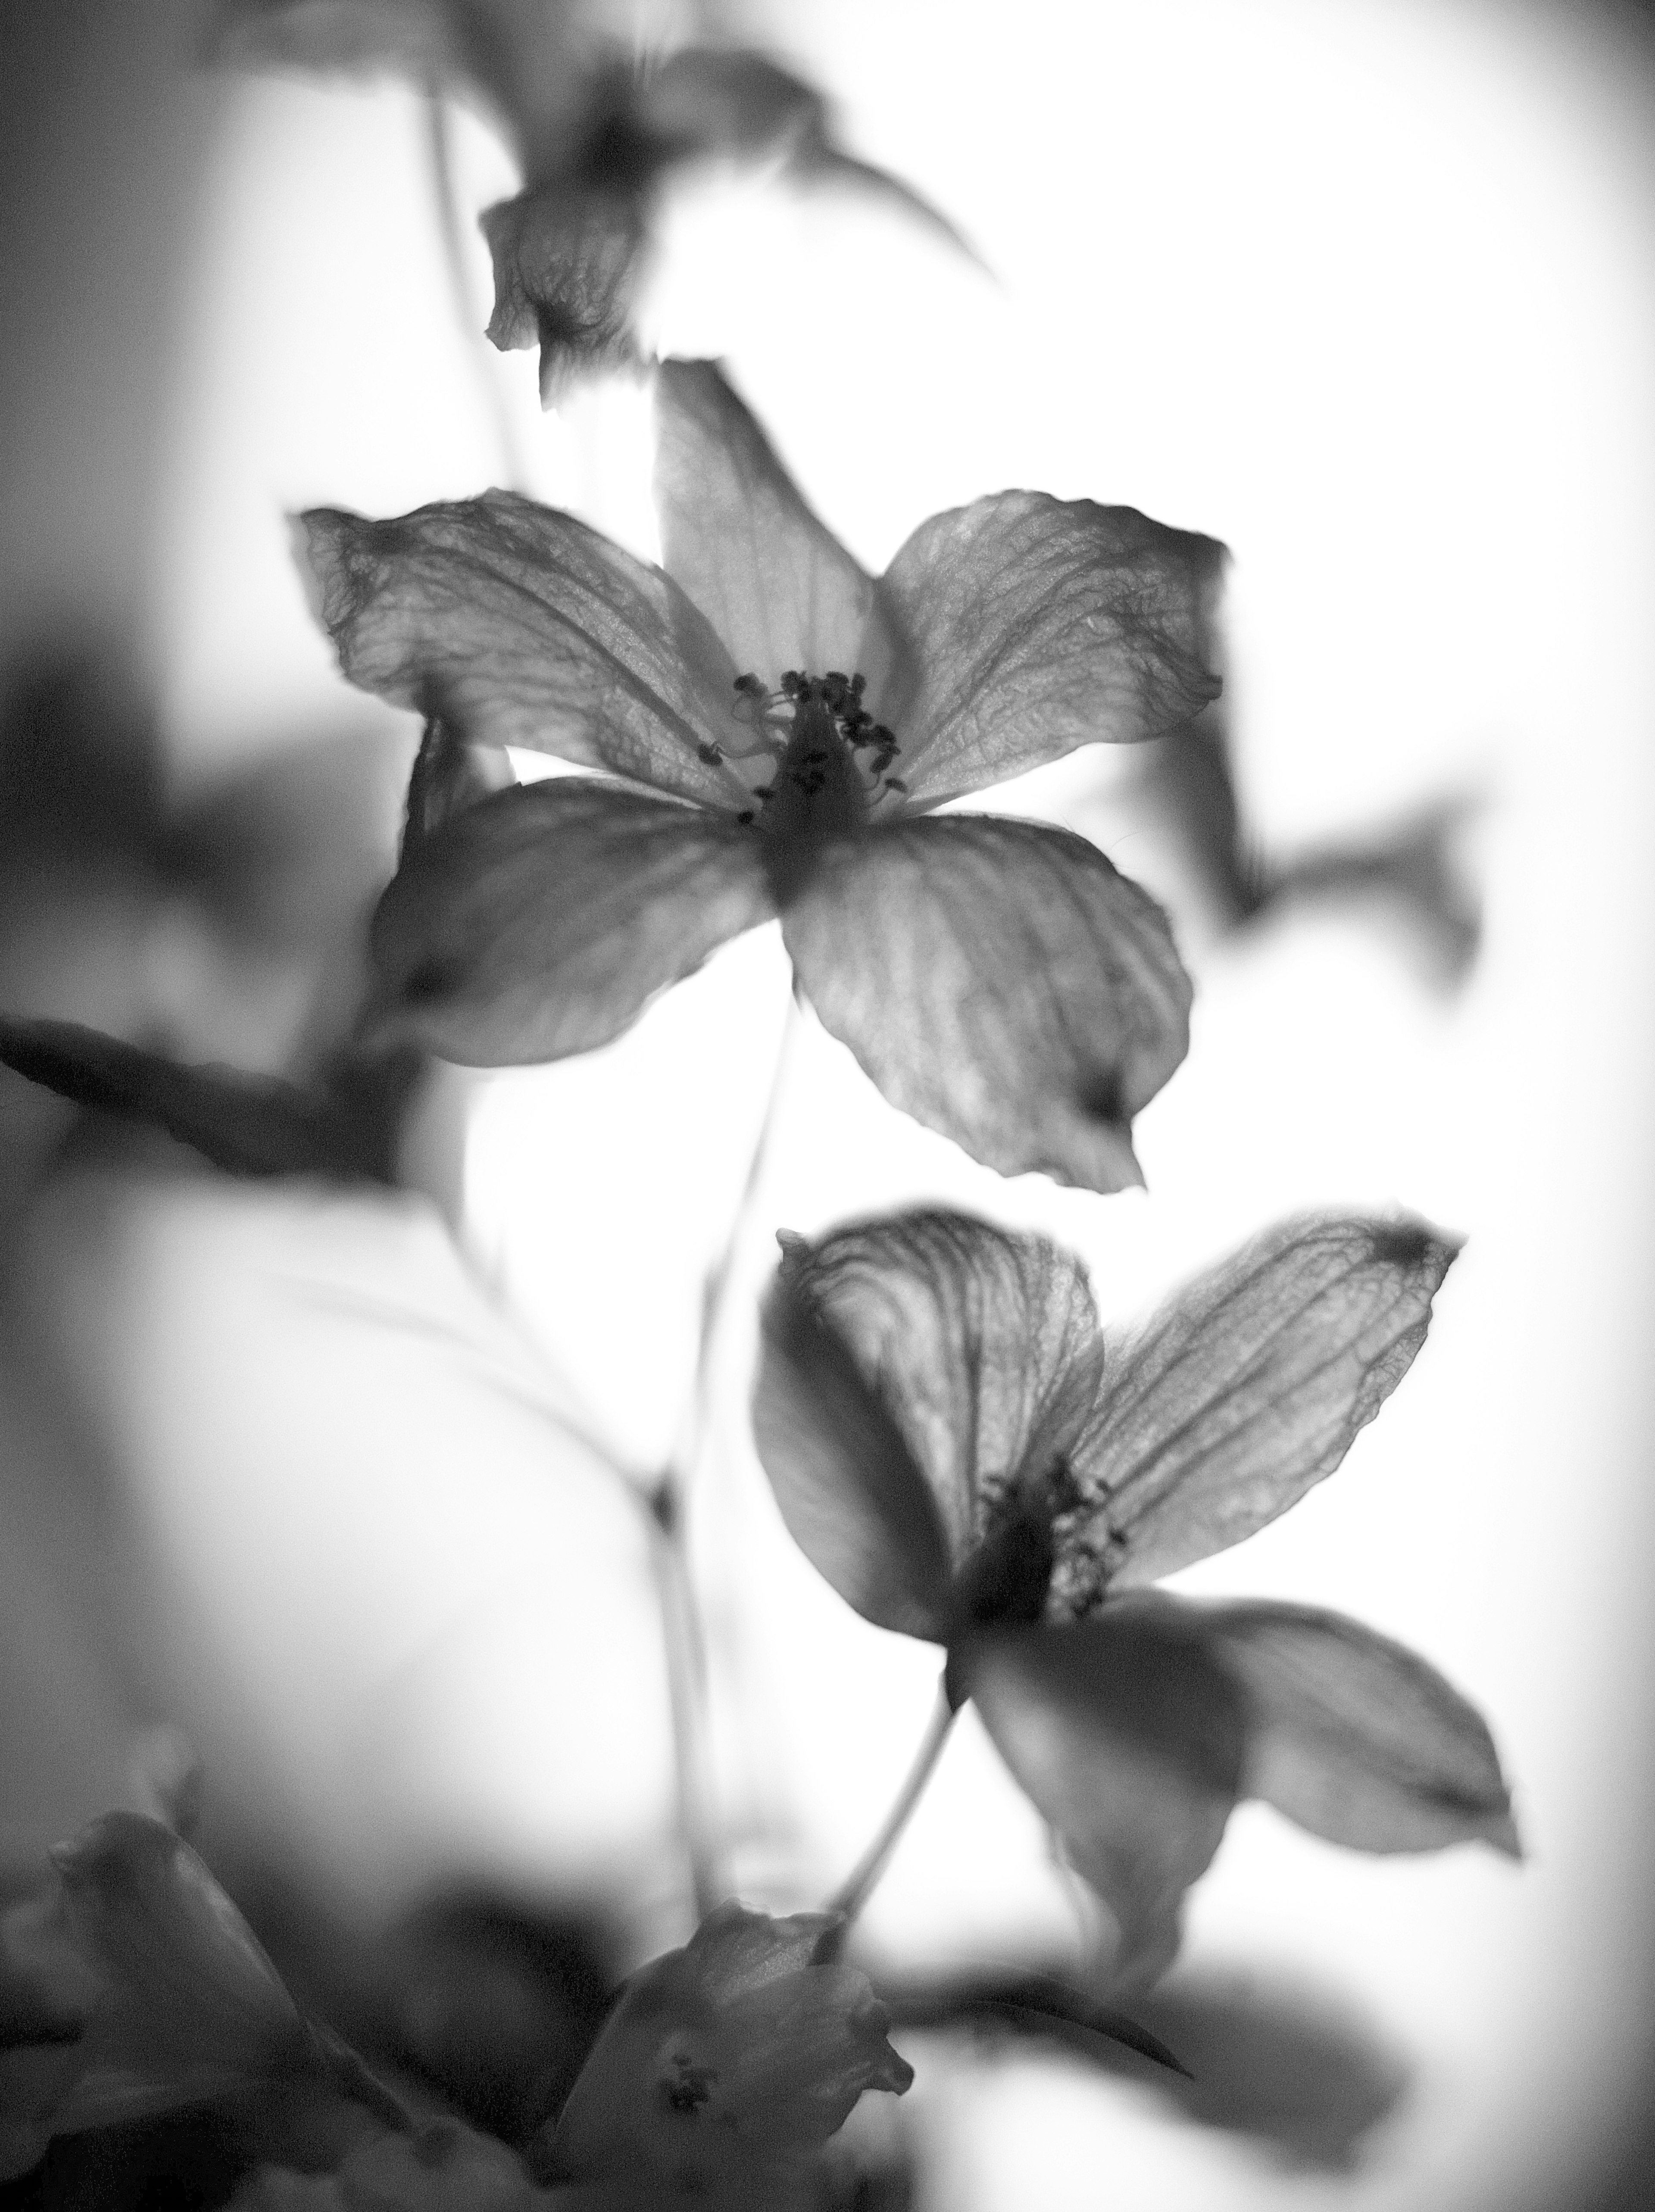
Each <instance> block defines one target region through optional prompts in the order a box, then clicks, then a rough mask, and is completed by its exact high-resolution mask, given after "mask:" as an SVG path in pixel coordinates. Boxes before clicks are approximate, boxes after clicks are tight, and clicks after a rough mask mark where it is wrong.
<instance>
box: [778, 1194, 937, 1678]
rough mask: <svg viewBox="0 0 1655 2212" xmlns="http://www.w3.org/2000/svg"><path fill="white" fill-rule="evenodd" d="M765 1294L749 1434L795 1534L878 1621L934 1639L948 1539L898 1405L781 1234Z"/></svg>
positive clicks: (800, 1248) (805, 1258) (807, 1262)
mask: <svg viewBox="0 0 1655 2212" xmlns="http://www.w3.org/2000/svg"><path fill="white" fill-rule="evenodd" d="M785 1250H786V1256H785V1257H784V1259H783V1261H782V1270H781V1273H780V1275H779V1276H778V1278H777V1279H776V1283H775V1284H774V1285H773V1286H772V1288H771V1290H770V1295H769V1297H767V1298H766V1300H765V1302H764V1321H763V1333H762V1338H761V1345H762V1349H761V1353H760V1358H759V1366H758V1382H757V1384H756V1386H755V1389H754V1396H753V1437H754V1442H755V1443H756V1445H757V1447H758V1456H759V1459H760V1461H761V1462H762V1463H763V1466H764V1472H765V1474H767V1475H768V1476H769V1477H770V1487H771V1489H772V1490H773V1491H774V1492H775V1493H776V1504H777V1505H778V1506H779V1507H780V1508H781V1512H782V1519H783V1520H784V1521H785V1522H787V1524H788V1530H789V1532H790V1533H791V1534H792V1536H793V1539H794V1542H795V1543H796V1544H797V1545H798V1546H799V1548H800V1551H802V1552H803V1553H804V1554H805V1556H806V1559H809V1561H810V1562H811V1564H812V1566H814V1567H815V1568H816V1569H817V1571H818V1573H820V1574H821V1575H822V1576H823V1577H824V1578H825V1579H826V1580H827V1581H828V1582H830V1583H831V1584H832V1585H833V1587H834V1589H836V1590H837V1591H838V1593H839V1595H840V1596H841V1597H842V1598H843V1599H844V1601H845V1602H846V1604H847V1605H849V1606H853V1607H855V1610H856V1611H857V1612H858V1613H861V1615H862V1617H863V1619H864V1620H871V1621H873V1623H874V1625H875V1626H877V1627H879V1628H890V1629H895V1630H897V1632H899V1633H901V1634H903V1635H904V1636H920V1637H924V1638H928V1640H930V1641H932V1642H934V1643H942V1642H944V1641H945V1640H946V1637H947V1634H948V1629H949V1607H948V1574H949V1559H948V1545H947V1540H946V1536H945V1534H944V1531H943V1528H942V1525H941V1522H940V1519H939V1516H938V1512H937V1506H936V1503H935V1502H934V1498H933V1496H932V1493H931V1491H930V1490H929V1489H928V1486H927V1484H926V1480H925V1477H924V1475H923V1474H922V1473H921V1472H920V1469H919V1468H918V1467H916V1464H915V1462H914V1459H913V1456H912V1455H911V1453H910V1449H909V1446H908V1443H907V1441H906V1440H905V1437H904V1431H903V1424H902V1422H901V1419H900V1417H899V1415H898V1413H897V1408H896V1407H893V1406H891V1404H889V1403H888V1402H884V1396H885V1394H882V1393H881V1392H880V1391H879V1389H877V1388H876V1385H875V1382H874V1380H873V1378H872V1377H870V1376H868V1375H867V1373H866V1372H864V1371H861V1367H860V1365H859V1363H858V1361H857V1360H856V1358H855V1357H854V1355H853V1352H852V1349H851V1347H850V1346H849V1345H848V1344H847V1343H846V1342H845V1340H844V1339H843V1335H842V1334H841V1333H840V1330H839V1328H838V1327H837V1319H838V1316H837V1314H835V1313H834V1312H833V1311H832V1310H831V1308H830V1309H829V1310H825V1311H824V1310H823V1306H822V1303H821V1302H820V1301H819V1300H818V1298H817V1297H815V1296H814V1295H813V1290H814V1279H813V1278H814V1268H813V1262H812V1255H810V1254H809V1251H808V1248H807V1247H806V1246H805V1245H803V1243H801V1242H800V1240H799V1239H797V1238H788V1239H787V1240H786V1245H785Z"/></svg>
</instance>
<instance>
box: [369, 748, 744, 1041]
mask: <svg viewBox="0 0 1655 2212" xmlns="http://www.w3.org/2000/svg"><path fill="white" fill-rule="evenodd" d="M774 912H775V906H774V903H773V901H772V898H771V895H770V884H769V879H768V878H767V876H766V874H765V871H764V861H763V860H762V858H761V856H760V854H759V850H758V840H757V838H756V837H755V836H754V835H753V834H752V832H751V830H750V829H745V828H743V827H742V826H740V825H739V823H735V822H733V821H731V820H729V819H727V817H722V816H719V815H710V814H707V813H703V812H702V811H700V810H699V809H697V808H693V807H688V806H682V805H678V804H676V803H675V802H673V801H672V800H669V799H653V798H650V797H649V796H648V795H647V794H646V793H642V792H636V791H629V790H626V789H624V787H621V786H619V785H617V784H612V783H606V782H602V781H598V780H597V779H595V778H593V777H588V776H554V777H551V778H549V779H548V780H547V781H545V782H541V783H532V784H522V785H518V786H515V787H513V788H512V789H510V790H508V791H501V792H496V793H495V794H494V796H493V797H492V798H490V799H484V800H483V801H482V802H481V803H480V804H478V805H475V806H472V807H468V808H467V809H466V810H465V812H464V813H462V814H459V815H457V816H455V817H453V818H452V819H450V820H449V821H448V822H447V823H445V824H444V825H443V827H442V828H441V829H440V830H438V831H437V832H436V834H435V836H432V837H430V838H429V839H427V840H426V841H425V842H423V843H421V844H420V845H419V846H418V847H417V848H416V849H415V851H413V852H412V853H411V854H410V855H409V857H408V858H407V859H406V860H405V862H404V864H403V866H401V867H400V868H399V870H398V871H397V873H396V875H395V876H394V877H393V878H392V882H391V884H390V886H389V888H388V889H387V890H386V894H385V896H384V897H383V898H382V899H381V900H380V906H379V910H378V912H377V913H376V914H375V915H374V924H373V930H372V939H371V942H372V948H373V954H374V964H375V967H376V969H377V971H378V975H379V978H380V996H379V1000H378V1002H377V1006H376V1010H375V1013H374V1018H373V1024H372V1026H373V1033H374V1036H375V1037H376V1038H377V1039H379V1040H381V1041H390V1040H397V1041H407V1040H411V1039H417V1040H418V1041H419V1042H421V1043H422V1044H423V1045H424V1046H426V1047H427V1048H429V1050H430V1051H432V1052H435V1053H439V1054H441V1055H442V1056H443V1057H444V1058H445V1059H448V1060H459V1061H460V1062H462V1063H463V1064H465V1065H466V1066H481V1067H502V1066H518V1065H521V1064H524V1063H526V1062H529V1061H534V1060H562V1059H564V1058H566V1057H567V1056H568V1055H569V1054H571V1053H578V1052H590V1051H591V1050H592V1049H593V1047H594V1046H596V1045H600V1044H606V1043H607V1042H609V1040H610V1039H611V1037H614V1036H619V1035H620V1033H621V1031H622V1030H624V1029H626V1028H627V1027H628V1026H629V1025H630V1023H631V1022H633V1021H634V1020H635V1019H636V1017H637V1015H638V1014H639V1013H640V1012H642V1009H643V1006H644V1003H645V1001H646V1000H648V998H649V997H650V996H651V995H652V994H654V992H656V991H659V990H661V989H664V988H665V987H666V985H667V984H669V983H675V982H677V981H679V980H680V978H681V977H683V976H685V975H691V974H693V972H694V971H695V969H697V968H699V967H700V965H701V964H702V963H703V961H704V960H705V959H706V958H707V957H708V955H709V953H710V952H712V951H715V950H716V948H717V947H718V946H719V945H722V944H723V943H724V941H725V940H726V939H727V938H731V937H734V936H736V935H737V934H738V933H739V932H740V931H742V930H744V929H751V927H753V926H754V925H755V924H756V923H758V922H761V921H768V920H769V919H770V915H772V914H773V913H774Z"/></svg>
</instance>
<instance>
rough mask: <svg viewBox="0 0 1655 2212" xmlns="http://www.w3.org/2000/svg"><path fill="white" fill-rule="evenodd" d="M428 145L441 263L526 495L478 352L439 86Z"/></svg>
mask: <svg viewBox="0 0 1655 2212" xmlns="http://www.w3.org/2000/svg"><path fill="white" fill-rule="evenodd" d="M425 143H426V150H427V152H428V153H429V155H430V158H431V183H432V186H433V189H434V191H435V197H436V210H437V229H438V231H439V233H440V234H441V239H442V258H443V261H444V262H445V264H447V270H448V289H449V292H450V294H451V295H452V296H453V307H454V313H455V315H456V317H457V318H458V319H459V326H460V328H461V330H462V331H464V332H465V341H466V355H467V358H468V359H469V360H470V361H471V362H472V367H473V368H475V370H476V372H477V377H478V384H479V386H481V389H482V392H483V404H484V407H485V409H486V410H487V411H488V413H489V415H490V417H491V418H492V420H493V423H494V435H495V441H496V445H497V446H498V447H499V449H500V466H501V470H502V474H503V476H504V477H505V481H506V483H507V484H508V486H509V488H510V489H512V490H514V491H526V490H527V489H528V486H527V484H526V481H525V474H524V469H523V462H522V455H521V454H520V452H519V451H518V446H517V440H516V438H515V436H514V434H513V431H512V423H511V416H510V415H509V414H508V412H507V409H506V403H505V399H504V397H503V396H502V392H501V390H500V386H498V384H496V381H495V380H494V378H493V377H492V376H491V375H490V373H489V364H488V362H486V361H485V360H484V357H483V356H482V354H481V353H480V352H479V351H478V343H477V341H478V333H479V331H480V330H481V328H482V325H481V323H480V322H479V320H478V312H477V302H476V301H475V300H474V299H473V298H472V288H471V283H470V281H469V279H468V277H467V275H466V270H465V233H464V231H463V229H462V228H461V224H460V214H459V191H458V190H457V188H456V186H455V182H454V158H453V125H451V123H450V121H449V117H448V103H447V100H445V99H444V98H443V96H442V94H441V91H440V90H439V89H438V88H437V87H436V86H435V84H432V85H429V86H428V87H427V88H426V98H425Z"/></svg>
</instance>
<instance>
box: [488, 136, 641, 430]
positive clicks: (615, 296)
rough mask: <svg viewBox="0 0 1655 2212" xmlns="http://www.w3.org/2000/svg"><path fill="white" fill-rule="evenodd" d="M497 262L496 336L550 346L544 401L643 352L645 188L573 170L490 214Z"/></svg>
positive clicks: (507, 346) (499, 342)
mask: <svg viewBox="0 0 1655 2212" xmlns="http://www.w3.org/2000/svg"><path fill="white" fill-rule="evenodd" d="M482 220H483V232H484V236H485V237H486V238H487V240H488V241H489V252H490V254H491V255H492V257H493V259H494V313H493V314H492V315H491V316H490V319H489V328H488V336H489V338H490V341H491V342H492V343H494V344H495V345H496V346H498V347H499V348H500V349H501V351H502V353H520V352H523V351H525V350H526V349H527V348H529V347H531V346H537V345H538V347H539V349H540V404H541V405H542V406H543V407H551V406H553V405H555V404H556V403H557V400H558V399H559V398H561V396H562V394H563V391H564V388H565V387H566V386H567V385H568V383H569V379H570V378H571V376H574V375H575V374H580V373H582V372H593V371H598V370H602V369H612V368H624V367H626V366H627V365H628V364H629V363H630V362H635V361H636V359H637V358H638V349H637V344H636V340H635V339H634V337H633V335H632V311H633V306H634V302H635V299H636V293H637V289H638V283H639V279H640V277H641V276H642V265H643V257H644V249H645V246H646V243H647V240H648V233H647V230H646V227H645V223H644V213H643V204H642V200H641V199H640V198H639V197H638V195H637V194H636V192H633V191H624V190H619V189H616V188H612V187H610V186H590V185H583V184H580V183H578V182H575V181H572V180H571V179H569V178H566V177H563V176H556V177H553V178H552V179H551V180H550V181H549V182H547V183H545V184H543V185H535V186H533V187H532V188H531V189H530V190H529V191H523V192H519V193H518V194H517V196H516V197H515V198H514V199H509V200H502V201H500V202H499V203H498V204H496V206H494V207H491V208H490V209H489V210H487V211H486V212H485V214H484V216H483V219H482Z"/></svg>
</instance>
